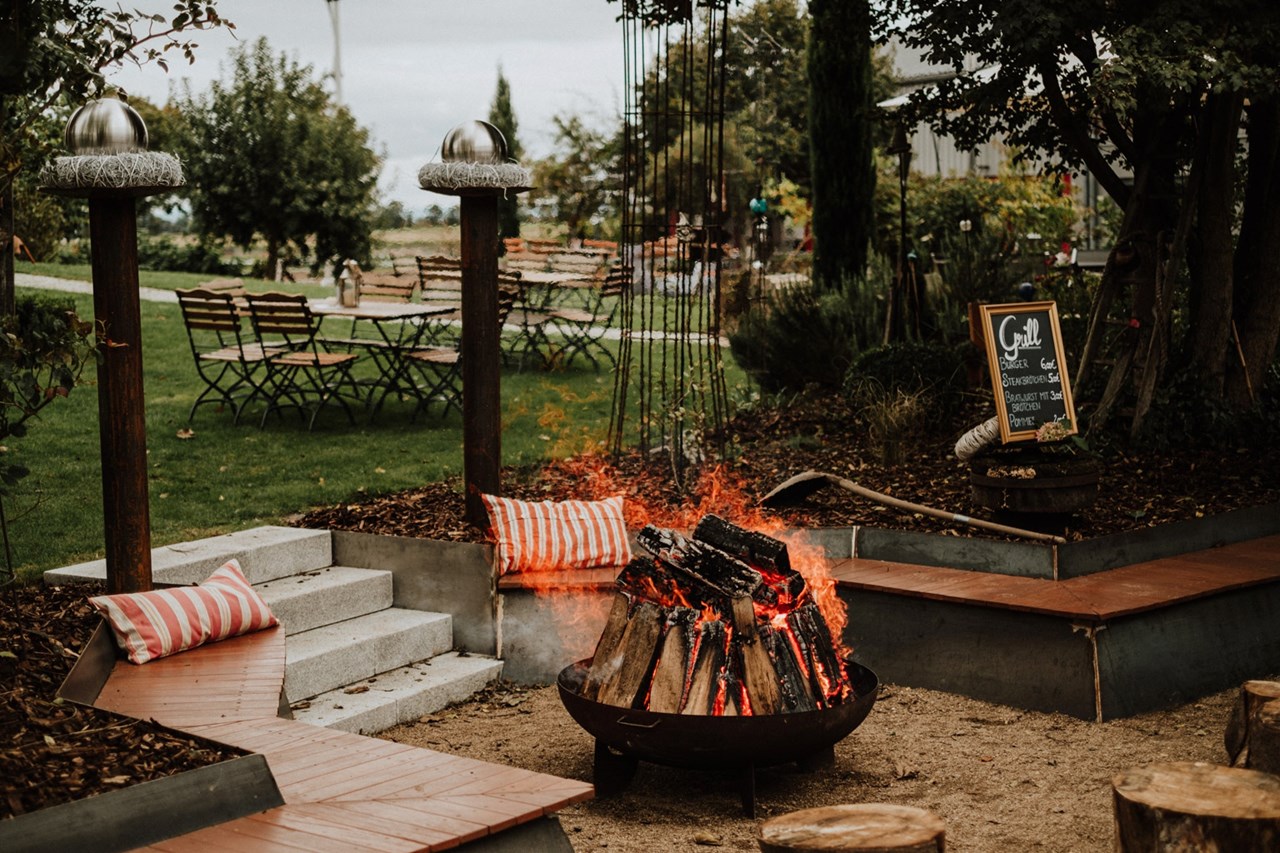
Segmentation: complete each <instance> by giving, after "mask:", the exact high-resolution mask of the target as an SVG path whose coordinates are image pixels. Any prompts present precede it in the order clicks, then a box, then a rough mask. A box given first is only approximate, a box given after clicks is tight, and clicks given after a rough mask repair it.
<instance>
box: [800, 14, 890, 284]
mask: <svg viewBox="0 0 1280 853" xmlns="http://www.w3.org/2000/svg"><path fill="white" fill-rule="evenodd" d="M809 15H810V25H809V53H808V71H809V151H810V175H811V179H812V182H813V244H814V250H813V278H814V281H815V282H816V283H817V284H818V286H820V287H824V288H828V289H834V288H837V287H839V286H840V285H841V282H843V281H845V280H848V279H853V278H862V277H864V276H865V271H866V266H867V247H868V244H869V242H870V239H871V235H872V233H873V232H874V230H875V216H874V207H873V199H874V196H875V162H874V157H873V153H872V148H871V127H872V124H873V122H874V115H873V113H872V104H871V91H872V78H871V24H872V18H871V9H870V6H869V4H868V3H867V2H866V0H810V3H809Z"/></svg>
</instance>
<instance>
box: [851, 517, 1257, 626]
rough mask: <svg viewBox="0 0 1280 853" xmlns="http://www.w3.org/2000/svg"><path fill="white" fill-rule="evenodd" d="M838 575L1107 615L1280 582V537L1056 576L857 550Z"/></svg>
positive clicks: (988, 602) (920, 593)
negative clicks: (918, 561) (892, 558)
mask: <svg viewBox="0 0 1280 853" xmlns="http://www.w3.org/2000/svg"><path fill="white" fill-rule="evenodd" d="M831 574H832V576H833V577H834V578H835V579H836V582H837V583H838V584H839V585H840V586H842V587H846V588H849V589H865V590H871V591H876V592H889V593H896V594H900V595H907V596H913V597H917V598H925V599H932V600H936V601H951V602H958V603H964V604H973V605H980V606H989V607H1001V608H1005V609H1008V610H1020V611H1024V612H1028V613H1041V614H1045V615H1049V616H1060V617H1064V618H1070V619H1082V620H1086V621H1097V622H1103V621H1106V620H1108V619H1115V618H1117V617H1120V616H1128V615H1131V614H1134V613H1141V612H1144V611H1147V610H1154V609H1156V608H1159V607H1165V606H1168V605H1171V604H1177V603H1179V602H1183V601H1190V600H1192V599H1196V598H1202V597H1204V596H1208V595H1214V594H1217V593H1221V592H1227V591H1230V590H1234V589H1242V588H1245V587H1249V586H1256V585H1258V584H1264V583H1274V582H1277V581H1280V536H1267V537H1263V538H1261V539H1253V540H1250V541H1248V542H1240V543H1237V544H1234V545H1224V546H1223V547H1221V548H1211V549H1208V550H1205V551H1196V552H1193V553H1191V554H1184V555H1181V556H1177V557H1167V558H1164V559H1160V560H1152V561H1150V562H1145V563H1134V564H1133V565H1130V566H1123V567H1121V568H1118V569H1111V570H1109V571H1105V572H1098V573H1097V574H1092V575H1085V576H1083V577H1077V578H1071V579H1068V580H1063V581H1054V580H1048V579H1044V578H1027V577H1016V576H1012V575H996V574H989V573H984V572H973V571H966V570H962V569H944V568H933V567H929V566H916V565H909V564H905V563H890V562H885V561H882V560H866V559H861V558H858V557H852V558H847V559H842V560H834V561H832V563H831Z"/></svg>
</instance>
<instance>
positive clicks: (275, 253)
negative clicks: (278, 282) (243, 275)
mask: <svg viewBox="0 0 1280 853" xmlns="http://www.w3.org/2000/svg"><path fill="white" fill-rule="evenodd" d="M279 262H280V241H279V239H277V238H275V237H268V238H267V260H266V268H265V269H264V270H263V271H262V277H263V278H264V279H266V280H267V281H273V280H274V279H275V277H276V264H278V263H279Z"/></svg>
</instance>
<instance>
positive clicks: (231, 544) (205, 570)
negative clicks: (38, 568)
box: [44, 527, 333, 584]
mask: <svg viewBox="0 0 1280 853" xmlns="http://www.w3.org/2000/svg"><path fill="white" fill-rule="evenodd" d="M232 557H234V558H236V559H237V560H239V561H240V569H241V571H243V572H244V574H245V577H247V578H248V579H249V582H250V583H255V584H257V583H265V582H266V581H270V580H275V579H277V578H283V577H288V576H289V575H293V574H298V573H299V572H308V571H311V570H313V569H322V568H324V567H326V566H329V565H331V564H332V563H333V537H332V535H331V534H330V533H329V531H328V530H304V529H302V528H300V527H255V528H253V529H251V530H240V531H237V532H235V533H228V534H226V535H224V536H211V537H209V538H208V539H197V540H195V541H194V542H180V543H178V544H175V545H166V546H165V547H163V548H154V549H152V551H151V577H152V580H153V581H155V582H156V583H165V584H192V583H199V582H200V581H202V580H204V579H205V578H207V577H208V576H209V575H211V574H212V573H213V572H214V570H215V569H217V568H218V567H219V566H221V565H222V564H223V563H225V562H226V561H227V560H229V559H231V558H232ZM106 577H107V563H106V561H105V560H91V561H89V562H87V563H77V564H76V565H74V566H66V567H64V568H60V569H50V570H49V571H47V572H45V573H44V582H45V583H48V584H62V583H73V582H76V581H103V580H106Z"/></svg>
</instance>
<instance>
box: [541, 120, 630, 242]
mask: <svg viewBox="0 0 1280 853" xmlns="http://www.w3.org/2000/svg"><path fill="white" fill-rule="evenodd" d="M551 121H552V123H553V124H554V125H555V129H556V135H555V151H554V153H553V154H551V156H549V157H546V158H544V159H542V160H538V161H537V162H535V163H534V164H533V183H534V190H533V192H531V193H530V194H529V203H530V204H531V205H532V207H533V209H534V212H535V215H536V216H537V217H538V218H539V219H542V220H545V221H554V222H562V223H564V224H565V227H566V230H567V231H568V233H569V234H570V236H576V235H578V234H582V233H587V231H588V226H590V232H591V233H592V235H594V236H601V237H611V236H614V235H616V234H617V233H618V229H619V227H620V224H619V217H620V215H621V210H620V208H619V206H618V205H619V196H620V191H621V181H620V180H619V179H618V176H619V175H620V174H621V172H622V137H621V134H620V132H617V131H613V130H607V129H604V128H605V127H607V125H608V123H609V122H608V121H603V120H600V119H599V118H594V119H593V118H592V117H590V116H583V115H578V114H572V113H570V114H561V115H558V116H555V117H553V118H552V120H551ZM615 127H616V120H615Z"/></svg>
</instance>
